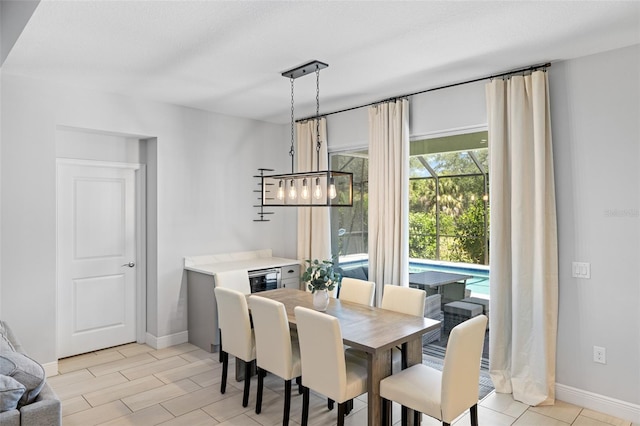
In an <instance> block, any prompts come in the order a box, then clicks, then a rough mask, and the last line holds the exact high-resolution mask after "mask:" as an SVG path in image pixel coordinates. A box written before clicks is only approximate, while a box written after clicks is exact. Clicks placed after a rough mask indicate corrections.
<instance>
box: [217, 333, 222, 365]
mask: <svg viewBox="0 0 640 426" xmlns="http://www.w3.org/2000/svg"><path fill="white" fill-rule="evenodd" d="M218 339H219V342H220V352H219V353H218V361H219V362H222V330H220V329H218Z"/></svg>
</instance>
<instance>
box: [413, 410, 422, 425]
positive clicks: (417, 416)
mask: <svg viewBox="0 0 640 426" xmlns="http://www.w3.org/2000/svg"><path fill="white" fill-rule="evenodd" d="M421 417H422V413H421V412H420V411H417V410H414V411H413V424H414V425H419V424H420V419H421Z"/></svg>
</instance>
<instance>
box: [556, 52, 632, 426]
mask: <svg viewBox="0 0 640 426" xmlns="http://www.w3.org/2000/svg"><path fill="white" fill-rule="evenodd" d="M639 76H640V46H638V45H636V46H632V47H629V48H625V49H620V50H614V51H610V52H606V53H602V54H598V55H593V56H588V57H584V58H580V59H576V60H572V61H566V62H561V63H558V64H554V65H553V67H552V68H551V69H550V71H549V79H550V94H551V116H552V123H551V125H552V130H553V144H554V155H555V174H556V191H557V193H556V196H557V211H558V244H559V266H560V268H559V270H560V271H559V272H560V280H559V285H560V306H559V321H560V324H559V328H558V357H557V363H558V374H557V382H558V383H560V384H563V385H567V386H571V387H574V388H578V389H583V390H586V391H589V392H593V393H596V394H601V395H606V396H608V397H611V398H615V399H619V400H622V401H627V402H631V403H633V404H640V361H639V360H640V284H639V283H640V278H639V277H640V274H639V268H638V263H639V262H638V261H639V259H640V223H639V222H640V214H639V207H640V206H639V203H638V201H639V187H640V185H639V183H640V174H639V172H638V170H639V168H638V164H639V160H640V127H639V123H640V106H639V104H640V77H639ZM572 261H581V262H590V263H591V279H587V280H585V279H576V278H571V262H572ZM594 345H596V346H603V347H605V348H606V357H607V364H606V365H601V364H595V363H594V362H593V346H594ZM638 409H639V410H640V408H638ZM636 421H640V419H638V420H636Z"/></svg>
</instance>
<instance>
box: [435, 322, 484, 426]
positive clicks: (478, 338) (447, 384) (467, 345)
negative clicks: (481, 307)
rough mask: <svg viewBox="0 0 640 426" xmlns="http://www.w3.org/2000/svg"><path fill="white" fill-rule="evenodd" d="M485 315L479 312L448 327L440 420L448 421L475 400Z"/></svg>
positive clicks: (476, 397)
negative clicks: (449, 329) (450, 328)
mask: <svg viewBox="0 0 640 426" xmlns="http://www.w3.org/2000/svg"><path fill="white" fill-rule="evenodd" d="M486 329H487V317H486V316H484V315H478V316H475V317H473V318H471V319H468V320H467V321H464V322H462V323H460V324H458V325H457V326H455V327H454V328H453V330H451V334H450V335H449V341H448V342H447V350H446V352H445V356H444V364H443V367H442V393H441V401H442V420H443V421H451V420H453V419H454V418H456V417H457V416H458V415H460V414H461V413H462V412H463V411H464V410H466V409H467V408H469V407H471V406H472V405H474V404H477V403H478V380H479V378H480V361H481V359H482V347H483V345H484V335H485V331H486Z"/></svg>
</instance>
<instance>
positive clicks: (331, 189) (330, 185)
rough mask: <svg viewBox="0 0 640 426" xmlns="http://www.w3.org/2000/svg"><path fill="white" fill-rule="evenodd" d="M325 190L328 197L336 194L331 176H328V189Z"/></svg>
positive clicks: (333, 196)
mask: <svg viewBox="0 0 640 426" xmlns="http://www.w3.org/2000/svg"><path fill="white" fill-rule="evenodd" d="M327 192H328V193H329V198H331V199H332V200H333V199H334V198H336V196H337V195H338V194H337V193H336V183H335V181H334V180H333V178H329V189H328V190H327Z"/></svg>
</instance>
